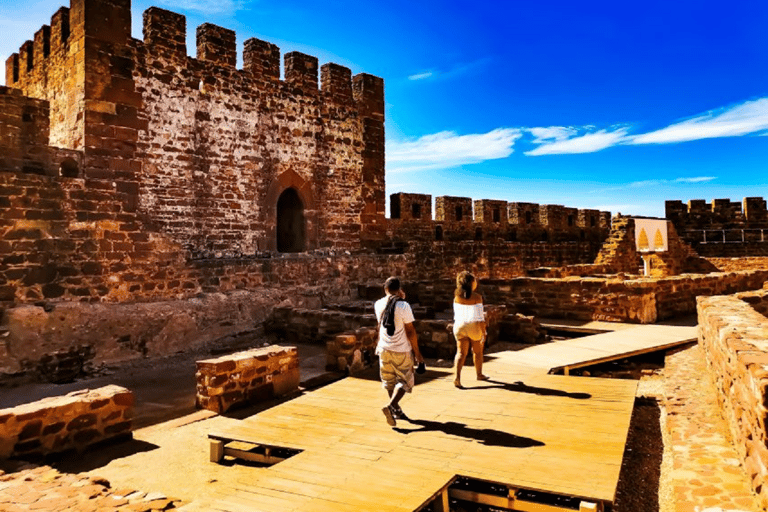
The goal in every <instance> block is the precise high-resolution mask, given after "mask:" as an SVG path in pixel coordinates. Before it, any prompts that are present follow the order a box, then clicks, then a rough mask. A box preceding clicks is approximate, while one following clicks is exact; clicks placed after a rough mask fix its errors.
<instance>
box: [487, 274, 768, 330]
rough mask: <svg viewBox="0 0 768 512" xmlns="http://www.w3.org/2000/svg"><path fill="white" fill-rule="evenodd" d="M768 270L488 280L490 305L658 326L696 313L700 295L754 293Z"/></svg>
mask: <svg viewBox="0 0 768 512" xmlns="http://www.w3.org/2000/svg"><path fill="white" fill-rule="evenodd" d="M766 279H768V271H766V270H757V271H744V272H730V273H725V272H722V273H711V274H708V275H681V276H672V277H664V278H659V279H654V280H650V279H627V280H624V279H619V278H603V277H585V278H584V277H582V278H566V279H540V278H523V277H520V278H516V279H511V280H485V281H483V282H482V283H480V284H481V286H482V292H483V297H484V299H485V301H486V302H487V303H489V304H514V305H515V306H516V308H517V310H518V311H519V312H521V313H523V314H526V315H534V316H536V317H537V318H573V319H578V320H601V321H608V322H627V323H655V322H657V321H659V320H664V319H667V318H675V317H678V316H681V315H689V314H692V313H694V312H696V297H697V296H712V295H722V294H728V293H735V292H738V291H744V290H755V289H759V288H761V287H762V286H763V283H764V282H765V281H766Z"/></svg>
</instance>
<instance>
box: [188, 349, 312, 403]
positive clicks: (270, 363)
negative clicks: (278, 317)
mask: <svg viewBox="0 0 768 512" xmlns="http://www.w3.org/2000/svg"><path fill="white" fill-rule="evenodd" d="M195 366H196V368H197V372H196V373H195V378H196V379H197V387H196V393H195V404H196V405H197V407H198V408H200V409H207V410H209V411H213V412H215V413H218V414H223V413H225V412H227V411H228V410H229V409H231V408H233V407H240V406H243V405H247V404H255V403H258V402H263V401H265V400H270V399H272V398H275V397H280V396H284V395H287V394H289V393H293V392H295V391H297V390H298V389H299V381H300V380H301V375H300V371H299V352H298V350H296V347H279V346H277V345H271V346H269V347H263V348H255V349H251V350H246V351H244V352H237V353H235V354H229V355H226V356H221V357H217V358H215V359H205V360H203V361H197V362H196V363H195Z"/></svg>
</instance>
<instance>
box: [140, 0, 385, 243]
mask: <svg viewBox="0 0 768 512" xmlns="http://www.w3.org/2000/svg"><path fill="white" fill-rule="evenodd" d="M185 37H186V33H185V20H184V17H183V16H180V15H177V14H174V13H170V12H168V11H163V10H161V9H157V8H151V9H149V10H148V11H147V13H146V14H145V16H144V38H145V40H144V41H143V42H142V41H135V42H134V44H133V46H134V60H135V67H134V72H133V79H134V81H135V83H136V90H137V91H138V93H139V94H140V95H141V98H142V104H143V109H142V111H141V113H140V118H141V119H142V120H143V121H144V122H146V124H147V129H146V130H142V131H140V133H139V141H138V148H139V151H138V155H139V157H140V158H141V160H142V162H143V168H142V174H141V180H140V181H141V187H142V193H141V199H140V209H141V211H142V212H145V213H147V214H148V215H150V216H151V217H152V218H153V219H154V220H155V221H156V222H157V223H158V225H159V226H160V229H161V230H162V231H164V232H166V233H169V234H171V235H172V236H173V238H174V239H175V240H177V241H178V242H179V243H181V244H182V245H184V246H185V247H189V248H190V249H191V251H192V253H193V255H208V256H213V255H215V256H230V257H231V256H239V255H243V254H254V253H256V252H258V251H266V250H275V249H276V247H275V245H274V239H275V229H276V224H277V218H276V217H277V215H278V213H277V211H276V207H277V202H278V198H279V195H280V193H282V192H283V191H284V190H285V189H287V188H294V189H295V190H296V191H297V192H298V195H299V197H300V199H301V201H302V203H303V207H304V215H305V218H306V220H307V223H306V244H305V248H306V249H314V248H318V247H345V248H351V247H354V246H357V245H359V242H360V238H361V231H362V222H363V219H362V217H361V215H362V214H363V213H364V212H366V211H367V210H366V202H371V201H375V200H376V198H371V197H369V196H370V191H366V189H365V187H363V186H361V184H363V183H366V182H370V181H372V180H373V181H375V180H377V179H379V178H380V176H379V175H382V176H383V159H382V161H381V164H382V166H381V167H380V168H376V166H373V168H371V166H370V165H369V166H368V167H366V164H369V163H370V162H368V161H367V160H366V157H367V155H365V154H364V153H365V152H366V149H367V147H366V140H365V139H366V134H367V133H368V131H367V130H368V129H369V127H367V125H366V123H370V122H371V121H377V120H376V119H375V116H374V114H381V121H383V111H382V112H375V109H377V108H380V107H381V108H383V84H381V83H380V81H379V82H378V83H376V80H375V77H370V76H365V75H360V76H357V77H355V78H354V82H355V83H356V84H358V87H356V88H354V90H353V78H352V76H351V72H350V70H349V69H347V68H344V67H342V66H339V65H336V64H327V65H324V66H323V67H322V70H321V71H322V73H321V78H322V80H321V85H322V89H320V90H319V89H318V63H317V59H316V58H315V57H311V56H308V55H304V54H300V53H298V52H293V53H289V54H287V55H285V69H286V75H285V81H280V80H279V69H280V68H279V66H280V53H279V49H278V48H277V47H275V46H274V45H271V44H269V43H266V42H264V41H259V40H255V39H251V40H248V41H246V45H245V48H246V53H245V55H244V62H245V69H244V70H238V69H236V68H235V62H236V53H235V52H236V47H235V33H234V32H232V31H229V30H227V29H223V28H221V27H217V26H215V25H210V24H205V25H202V26H200V27H198V29H197V58H195V59H193V58H189V57H187V56H186V49H185V48H184V47H183V42H184V40H185ZM363 82H365V83H364V84H363ZM355 93H356V94H355ZM377 99H381V100H382V101H381V103H382V104H381V105H376V104H375V100H377ZM362 103H365V105H364V107H365V108H367V109H368V112H366V115H360V111H361V110H365V108H358V104H361V105H362ZM381 121H377V122H381ZM368 135H370V134H368ZM381 136H382V137H383V132H381ZM364 168H365V171H366V172H367V173H368V174H369V175H368V176H364ZM382 179H383V178H382ZM382 184H383V181H382ZM366 194H367V195H366ZM369 209H370V208H369ZM373 210H374V211H373V212H372V213H373V214H375V213H377V210H376V209H375V208H374V209H373ZM369 213H370V212H369Z"/></svg>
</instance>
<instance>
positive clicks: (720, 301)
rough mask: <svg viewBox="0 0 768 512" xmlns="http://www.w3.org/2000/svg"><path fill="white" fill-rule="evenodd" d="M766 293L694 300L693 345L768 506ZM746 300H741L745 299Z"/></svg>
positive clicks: (749, 473)
mask: <svg viewBox="0 0 768 512" xmlns="http://www.w3.org/2000/svg"><path fill="white" fill-rule="evenodd" d="M766 296H768V291H760V292H752V293H745V294H737V295H732V296H718V297H700V298H699V299H698V315H699V343H700V344H701V346H702V348H703V349H704V353H705V355H706V360H707V365H708V366H709V369H710V371H711V373H712V376H713V378H714V381H715V386H716V388H717V390H718V392H719V393H718V401H719V402H720V405H721V407H722V409H723V412H724V415H725V418H726V420H727V422H728V425H729V427H730V431H731V437H732V439H733V442H734V444H735V445H736V449H737V451H738V452H739V455H740V457H741V460H742V462H743V464H744V468H745V469H746V471H747V474H748V475H749V476H750V478H751V479H752V488H753V489H754V490H755V492H756V493H757V494H758V496H759V498H760V501H761V505H762V507H763V508H764V509H765V508H768V485H766V484H768V481H767V480H766V479H767V478H768V447H766V444H767V443H768V408H767V407H766V406H767V405H768V338H767V337H766V332H768V318H766V317H765V316H764V315H762V314H760V313H758V312H757V311H756V310H755V309H754V308H753V307H752V305H751V304H750V303H749V302H747V301H752V302H757V303H761V304H764V303H765V302H766ZM745 299H746V300H745Z"/></svg>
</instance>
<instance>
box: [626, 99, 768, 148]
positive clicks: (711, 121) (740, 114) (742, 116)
mask: <svg viewBox="0 0 768 512" xmlns="http://www.w3.org/2000/svg"><path fill="white" fill-rule="evenodd" d="M766 129H768V98H760V99H757V100H754V101H746V102H744V103H742V104H740V105H737V106H735V107H731V108H727V109H726V108H722V109H717V110H711V111H709V112H707V113H705V114H701V115H699V116H696V117H694V118H691V119H688V120H686V121H682V122H680V123H676V124H673V125H670V126H667V127H666V128H662V129H661V130H656V131H653V132H649V133H644V134H641V135H635V136H633V137H631V138H630V140H629V141H628V142H629V143H631V144H669V143H673V142H687V141H691V140H699V139H712V138H717V137H738V136H740V135H747V134H750V133H756V132H761V131H763V130H766Z"/></svg>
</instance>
